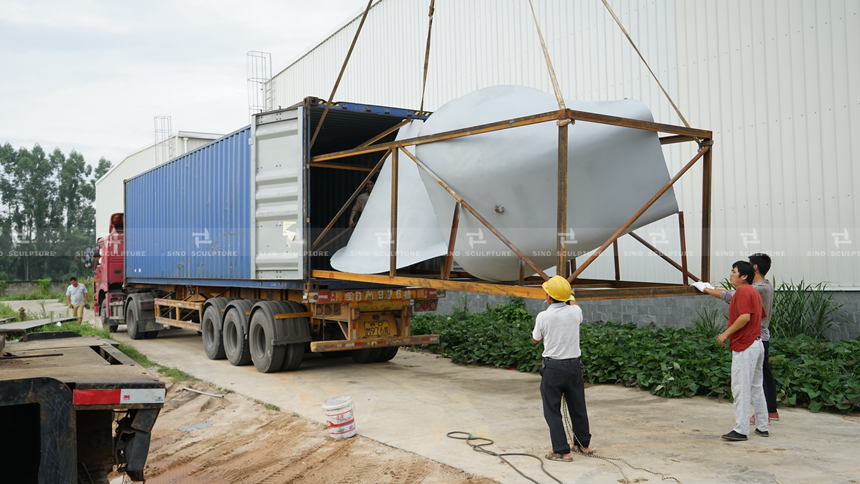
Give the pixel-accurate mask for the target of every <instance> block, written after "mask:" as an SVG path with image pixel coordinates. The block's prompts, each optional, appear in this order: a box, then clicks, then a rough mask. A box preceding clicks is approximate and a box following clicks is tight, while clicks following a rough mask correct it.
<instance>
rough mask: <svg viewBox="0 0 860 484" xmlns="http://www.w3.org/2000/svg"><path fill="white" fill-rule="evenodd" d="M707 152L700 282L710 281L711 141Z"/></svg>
mask: <svg viewBox="0 0 860 484" xmlns="http://www.w3.org/2000/svg"><path fill="white" fill-rule="evenodd" d="M708 143H709V144H708V145H707V148H709V149H708V151H707V153H705V159H704V161H703V164H702V271H701V274H702V280H703V281H705V282H709V281H710V280H711V181H712V180H711V171H712V169H713V165H712V162H711V156H712V154H711V149H710V148H711V147H712V146H713V144H714V141H713V140H708Z"/></svg>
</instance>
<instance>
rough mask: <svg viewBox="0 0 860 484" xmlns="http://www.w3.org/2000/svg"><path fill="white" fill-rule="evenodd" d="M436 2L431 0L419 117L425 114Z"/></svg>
mask: <svg viewBox="0 0 860 484" xmlns="http://www.w3.org/2000/svg"><path fill="white" fill-rule="evenodd" d="M435 5H436V0H430V13H428V14H427V15H429V16H430V26H429V27H427V49H426V50H425V51H424V81H423V82H422V83H421V108H420V109H419V110H418V116H421V114H422V113H423V112H424V93H425V92H426V89H427V66H428V65H429V64H430V34H432V33H433V14H434V13H435V12H436V8H435Z"/></svg>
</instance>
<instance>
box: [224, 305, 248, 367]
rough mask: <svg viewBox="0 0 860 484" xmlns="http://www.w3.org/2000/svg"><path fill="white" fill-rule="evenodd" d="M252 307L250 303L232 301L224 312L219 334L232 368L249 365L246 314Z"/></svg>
mask: <svg viewBox="0 0 860 484" xmlns="http://www.w3.org/2000/svg"><path fill="white" fill-rule="evenodd" d="M253 305H254V302H252V301H233V302H231V303H230V306H228V307H227V308H226V309H225V311H224V322H223V325H222V328H221V334H222V337H223V339H224V352H225V353H226V355H227V360H228V361H229V362H230V364H231V365H233V366H245V365H250V364H251V345H250V343H249V342H248V316H247V313H248V311H250V310H251V307H252V306H253Z"/></svg>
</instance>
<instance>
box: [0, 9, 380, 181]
mask: <svg viewBox="0 0 860 484" xmlns="http://www.w3.org/2000/svg"><path fill="white" fill-rule="evenodd" d="M365 6H366V2H365V1H363V0H313V1H300V0H280V1H278V0H244V1H226V0H207V1H198V0H173V1H162V0H147V1H142V0H76V1H68V0H55V1H41V0H26V1H19V0H3V1H2V2H0V144H5V143H10V144H11V145H12V146H14V147H15V148H20V147H26V148H28V149H31V148H32V147H33V145H34V144H36V143H38V144H39V145H41V146H42V148H43V149H45V151H49V152H50V151H53V150H54V148H60V150H62V151H63V153H64V154H66V155H68V154H69V153H70V152H71V151H72V150H75V151H78V152H79V153H81V154H83V155H84V158H85V159H86V161H87V162H88V163H89V164H91V165H96V164H97V162H98V160H99V158H101V157H104V158H107V159H108V160H110V161H111V162H112V163H113V164H114V165H116V164H117V163H119V162H120V161H122V160H123V159H124V158H125V157H126V156H127V155H129V154H131V153H133V152H135V151H137V150H139V149H141V148H144V147H145V146H147V145H149V144H152V143H153V142H154V140H155V129H154V120H153V118H154V117H155V116H170V117H171V121H172V128H173V131H174V132H176V131H180V130H181V131H196V132H206V133H217V134H226V133H229V132H232V131H235V130H236V129H239V128H241V127H243V126H245V125H247V124H248V122H249V111H248V91H247V78H248V74H247V70H246V63H247V61H246V54H247V53H248V52H249V51H262V52H268V53H271V54H272V68H273V70H274V73H277V72H279V71H280V70H281V69H283V68H285V67H286V66H287V65H289V63H291V62H292V61H294V60H295V59H297V58H298V57H299V56H300V55H301V54H303V53H304V52H306V51H307V49H308V48H309V47H312V46H314V45H316V44H318V43H319V42H320V41H321V40H323V39H324V38H325V37H326V36H327V35H328V34H330V33H331V32H333V31H334V29H336V28H337V27H340V26H341V25H343V24H344V23H345V21H346V20H347V19H348V18H352V17H354V16H355V15H358V14H360V12H361V11H362V10H363V9H364V7H365ZM333 83H334V79H332V84H333Z"/></svg>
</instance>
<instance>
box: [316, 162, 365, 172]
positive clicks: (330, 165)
mask: <svg viewBox="0 0 860 484" xmlns="http://www.w3.org/2000/svg"><path fill="white" fill-rule="evenodd" d="M308 166H311V167H313V168H332V169H334V170H353V171H373V168H371V167H369V166H360V165H344V164H341V163H311V164H310V165H308Z"/></svg>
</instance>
